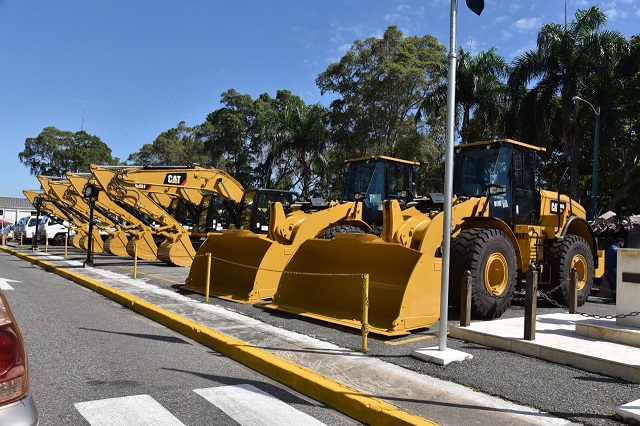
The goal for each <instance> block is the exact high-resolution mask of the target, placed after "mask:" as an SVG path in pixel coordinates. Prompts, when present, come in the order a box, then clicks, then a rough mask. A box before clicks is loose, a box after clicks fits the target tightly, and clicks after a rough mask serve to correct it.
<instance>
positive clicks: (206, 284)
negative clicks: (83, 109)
mask: <svg viewBox="0 0 640 426" xmlns="http://www.w3.org/2000/svg"><path fill="white" fill-rule="evenodd" d="M210 286H211V253H207V274H206V276H205V282H204V301H205V302H207V303H208V302H209V288H210Z"/></svg>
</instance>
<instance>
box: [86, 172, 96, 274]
mask: <svg viewBox="0 0 640 426" xmlns="http://www.w3.org/2000/svg"><path fill="white" fill-rule="evenodd" d="M98 193H99V190H98V187H97V186H94V185H91V184H87V185H86V186H85V187H84V192H83V194H82V195H83V196H84V198H86V199H87V201H88V202H89V241H88V243H87V260H85V261H84V263H83V264H82V266H83V267H84V268H86V267H87V266H93V207H94V205H95V202H96V200H97V199H98Z"/></svg>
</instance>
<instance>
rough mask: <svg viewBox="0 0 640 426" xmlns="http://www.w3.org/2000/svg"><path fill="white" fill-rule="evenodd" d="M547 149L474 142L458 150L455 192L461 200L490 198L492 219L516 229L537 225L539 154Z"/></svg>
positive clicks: (454, 180) (510, 143)
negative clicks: (537, 167)
mask: <svg viewBox="0 0 640 426" xmlns="http://www.w3.org/2000/svg"><path fill="white" fill-rule="evenodd" d="M538 151H544V148H539V147H535V146H532V145H527V144H524V143H522V142H517V141H513V140H509V139H505V140H496V141H487V142H474V143H469V144H464V145H458V146H457V147H456V149H455V160H454V179H453V192H454V194H455V195H456V196H457V197H458V198H465V197H466V198H469V197H482V196H488V197H489V216H492V217H496V218H499V219H502V220H504V221H505V222H506V223H507V224H509V225H511V226H513V225H517V224H535V223H536V222H537V219H538V216H539V211H538V205H539V202H538V193H537V191H536V188H535V167H536V161H537V152H538Z"/></svg>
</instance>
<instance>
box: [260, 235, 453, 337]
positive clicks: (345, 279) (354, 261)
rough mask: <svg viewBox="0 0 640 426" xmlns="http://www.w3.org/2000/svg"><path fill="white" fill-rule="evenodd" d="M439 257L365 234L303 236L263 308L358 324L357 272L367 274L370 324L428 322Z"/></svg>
mask: <svg viewBox="0 0 640 426" xmlns="http://www.w3.org/2000/svg"><path fill="white" fill-rule="evenodd" d="M440 269H441V262H440V259H439V258H435V257H434V256H433V254H426V253H421V252H419V251H416V250H413V249H410V248H406V247H404V246H402V245H400V244H395V243H385V242H384V241H382V240H381V239H380V238H378V237H375V236H373V235H369V234H340V235H336V239H335V240H322V239H311V240H307V241H305V242H304V243H303V244H302V245H301V246H300V248H299V249H298V250H297V251H296V253H295V254H294V256H293V257H292V259H291V261H290V262H289V263H288V265H287V266H286V268H285V270H284V273H283V274H282V278H281V280H280V283H279V285H278V290H277V292H276V294H275V295H274V297H273V302H272V303H271V304H269V305H267V306H266V307H267V308H270V309H276V310H280V311H285V312H290V313H294V314H298V315H303V316H307V317H311V318H315V319H319V320H322V321H328V322H331V323H336V324H340V325H343V326H347V327H353V328H358V329H360V328H361V327H362V323H361V319H362V300H363V299H362V298H363V279H362V274H369V329H370V331H371V332H374V333H377V334H383V335H388V336H393V335H401V334H407V333H408V332H409V330H412V329H416V328H423V327H429V326H431V325H433V324H434V323H435V322H436V321H437V320H438V318H439V316H440Z"/></svg>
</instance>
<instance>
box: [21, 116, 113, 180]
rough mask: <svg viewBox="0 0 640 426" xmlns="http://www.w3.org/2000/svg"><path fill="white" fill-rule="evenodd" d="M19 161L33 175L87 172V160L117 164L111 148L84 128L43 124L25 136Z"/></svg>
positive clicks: (95, 162)
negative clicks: (33, 134) (35, 132)
mask: <svg viewBox="0 0 640 426" xmlns="http://www.w3.org/2000/svg"><path fill="white" fill-rule="evenodd" d="M18 158H19V159H20V162H21V163H22V164H24V165H25V166H27V167H29V172H30V173H31V175H33V176H38V175H45V176H64V175H65V174H66V172H68V171H69V172H74V173H88V172H89V166H90V165H91V164H117V163H118V162H119V160H118V159H117V158H115V159H114V158H113V157H111V149H110V148H109V147H108V146H107V145H106V144H105V143H104V142H102V141H101V140H100V138H99V137H97V136H92V135H90V134H88V133H87V132H85V131H79V132H75V133H73V132H69V131H64V130H59V129H56V128H55V127H46V128H44V129H43V130H42V132H40V134H39V135H38V136H36V137H35V138H27V139H26V140H25V142H24V151H22V152H20V153H19V154H18Z"/></svg>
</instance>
